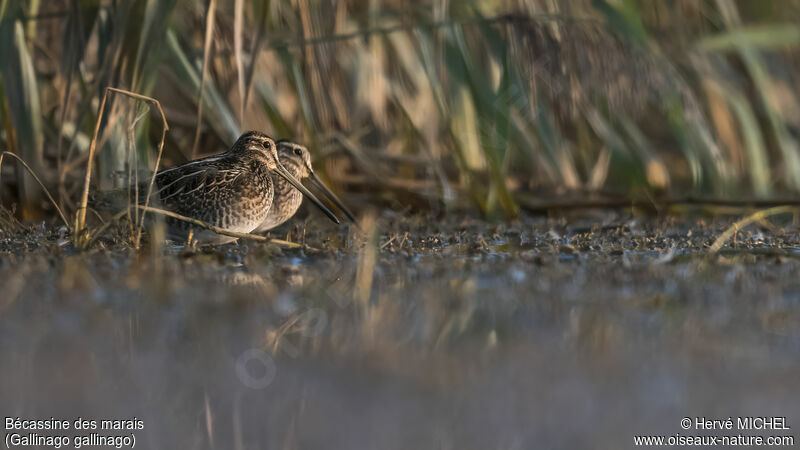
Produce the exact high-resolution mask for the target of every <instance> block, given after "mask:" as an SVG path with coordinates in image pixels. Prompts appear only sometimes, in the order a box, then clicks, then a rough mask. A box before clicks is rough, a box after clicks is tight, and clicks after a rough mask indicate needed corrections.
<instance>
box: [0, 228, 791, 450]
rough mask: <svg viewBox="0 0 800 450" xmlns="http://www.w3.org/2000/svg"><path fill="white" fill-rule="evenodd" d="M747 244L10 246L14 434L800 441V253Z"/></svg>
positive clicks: (2, 319)
mask: <svg viewBox="0 0 800 450" xmlns="http://www.w3.org/2000/svg"><path fill="white" fill-rule="evenodd" d="M731 222H732V221H731V220H711V219H702V218H701V219H674V218H666V219H663V218H662V219H649V218H631V217H628V216H626V215H624V214H621V213H613V212H612V213H606V214H603V215H601V216H595V217H590V218H575V219H567V218H561V219H546V218H535V217H528V218H524V219H523V220H521V221H519V222H517V223H514V224H510V225H505V224H504V225H496V224H488V223H485V222H482V221H479V220H476V219H470V218H464V219H448V220H447V221H446V222H445V223H439V222H437V221H434V220H432V219H429V218H423V217H414V218H400V217H396V216H391V215H388V214H387V215H384V216H382V217H380V218H379V219H378V222H377V223H378V230H379V231H378V232H377V236H378V240H377V242H376V243H375V244H374V245H373V244H371V243H369V242H371V241H370V240H369V239H366V242H367V243H366V244H365V240H364V239H362V238H361V237H360V236H359V234H358V233H357V232H356V230H350V229H348V228H346V227H344V228H339V229H335V228H332V227H331V226H329V225H328V224H324V223H322V221H316V220H312V221H309V222H308V224H307V226H305V225H304V224H303V223H299V224H297V225H295V226H290V227H286V228H284V229H283V231H282V232H281V233H280V234H279V235H278V236H277V237H280V238H282V239H283V238H286V233H287V232H288V233H289V238H290V239H292V240H293V241H295V242H302V243H304V244H305V245H306V246H307V248H305V249H282V248H280V247H278V246H276V245H274V244H256V243H241V244H239V245H228V246H223V247H217V248H213V249H187V248H180V247H171V248H166V249H164V248H158V249H156V250H152V249H150V248H146V249H144V250H142V251H141V252H135V251H133V250H129V249H127V248H126V247H125V245H122V244H119V243H115V242H112V241H102V242H101V244H102V247H104V248H95V249H92V250H90V251H87V252H78V251H75V250H74V249H71V244H69V243H68V241H65V240H61V241H59V236H58V230H56V229H45V230H44V232H43V230H42V229H41V227H38V226H37V227H32V228H31V229H29V230H25V231H21V230H16V231H14V232H11V231H5V232H4V233H3V234H2V235H0V236H1V237H2V239H0V280H2V284H3V288H2V290H3V294H2V296H0V298H2V300H0V355H2V357H1V359H2V361H3V364H2V366H0V367H2V368H0V376H1V377H2V379H3V382H2V383H0V405H2V406H0V409H1V411H0V413H2V414H3V415H4V416H14V417H16V416H20V417H22V418H25V417H28V418H49V417H51V416H52V417H56V418H65V419H70V420H74V419H75V418H77V417H79V416H80V417H84V418H86V417H93V418H97V419H101V418H131V417H136V418H139V419H141V420H142V421H143V430H138V431H135V432H134V433H135V435H136V438H137V439H139V441H138V443H137V445H144V447H143V448H234V449H238V448H287V449H293V448H325V449H331V448H333V449H339V448H341V449H351V448H375V449H395V448H396V449H406V448H442V449H449V448H453V449H456V448H458V449H471V448H475V449H483V448H508V449H517V448H609V449H616V448H627V447H632V446H633V436H634V435H639V434H665V435H674V434H676V433H681V434H683V435H689V434H692V432H691V431H685V430H683V429H681V428H680V426H679V421H680V419H681V418H683V417H692V418H694V417H696V416H705V417H709V418H728V417H733V420H734V421H735V420H736V417H737V416H785V417H786V418H787V421H788V425H791V426H792V427H793V430H789V431H788V432H784V431H781V432H778V431H772V432H771V433H770V432H763V433H761V434H763V435H764V436H767V435H770V434H772V435H791V434H792V433H793V432H794V433H795V438H797V437H798V436H797V435H796V430H797V429H800V402H798V401H797V395H796V393H797V392H800V281H798V273H799V272H800V260H798V258H797V256H798V249H800V234H798V232H797V231H798V229H797V227H795V226H793V225H791V224H787V225H785V226H783V227H778V228H773V229H761V228H758V227H751V228H748V229H746V230H745V231H743V232H741V233H739V235H738V236H737V239H736V244H735V245H731V243H729V246H728V247H726V248H725V249H723V251H722V252H720V254H719V255H710V254H709V253H708V246H710V244H711V243H712V242H713V241H714V239H715V238H716V237H717V236H718V235H719V234H720V233H721V232H722V231H723V230H724V229H725V228H726V227H727V226H728V225H729V224H730V223H731ZM368 231H369V230H368ZM373 256H374V258H373ZM372 261H374V264H373V263H372ZM695 434H697V433H695Z"/></svg>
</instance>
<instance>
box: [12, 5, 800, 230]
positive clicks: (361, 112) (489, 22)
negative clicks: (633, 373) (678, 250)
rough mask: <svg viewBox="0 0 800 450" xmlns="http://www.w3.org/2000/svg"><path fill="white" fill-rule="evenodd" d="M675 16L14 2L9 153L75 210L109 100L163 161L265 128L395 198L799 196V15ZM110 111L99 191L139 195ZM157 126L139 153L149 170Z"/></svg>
mask: <svg viewBox="0 0 800 450" xmlns="http://www.w3.org/2000/svg"><path fill="white" fill-rule="evenodd" d="M669 3H670V5H671V7H668V6H667V5H665V4H664V3H662V2H654V1H645V0H624V1H623V0H620V1H611V0H587V1H579V2H553V1H545V0H497V1H477V0H474V1H473V0H468V1H459V2H450V1H447V0H429V1H423V2H402V1H390V0H371V1H369V2H357V1H344V0H340V1H325V2H313V1H310V0H297V1H289V0H272V1H269V0H252V1H248V2H245V1H240V0H218V1H217V0H212V1H211V2H178V1H175V0H151V1H147V2H137V1H125V0H124V1H117V2H106V1H100V0H95V1H87V2H82V1H67V0H53V1H50V2H38V1H28V2H25V1H21V0H0V20H1V21H0V36H1V37H2V39H0V63H1V64H0V120H2V121H3V126H2V127H1V128H2V131H0V143H1V145H2V146H3V148H8V149H9V150H10V151H12V152H14V153H16V154H18V155H19V156H21V157H22V158H23V159H25V160H26V161H27V162H28V163H29V164H30V165H31V166H32V168H34V170H36V171H37V172H39V173H40V174H42V178H43V179H44V180H45V182H46V183H48V184H51V185H53V186H54V187H57V190H55V192H59V195H58V200H59V203H60V204H61V205H62V206H64V207H65V208H67V209H68V210H70V211H75V210H76V209H77V204H76V202H75V201H76V199H77V197H78V194H79V193H80V191H81V186H80V180H82V179H83V178H84V175H85V174H84V173H82V171H83V170H84V169H85V167H86V166H85V161H86V158H87V157H88V142H89V136H91V135H92V132H93V128H94V125H95V122H96V121H97V111H98V104H99V102H100V99H101V98H102V94H103V92H104V89H105V88H106V87H107V86H113V87H118V88H123V89H127V90H131V91H134V92H137V93H139V94H142V95H147V96H151V97H154V98H157V99H158V100H159V101H160V102H161V104H163V105H164V109H165V112H166V115H167V120H168V122H169V124H170V129H171V131H170V133H169V135H168V137H167V143H166V146H165V153H164V157H165V160H166V163H167V164H174V163H178V162H181V161H183V160H186V159H191V158H192V157H195V156H198V155H202V154H207V153H213V152H218V151H221V150H222V149H223V148H225V147H226V146H227V145H229V144H230V143H231V142H232V140H233V139H235V137H236V136H237V135H238V133H240V132H241V131H242V130H244V129H261V130H264V131H266V132H268V133H272V134H273V135H275V136H276V137H289V138H293V139H296V140H299V141H302V142H304V143H306V144H308V145H309V147H310V148H311V149H312V151H313V152H314V153H315V155H316V156H317V157H319V158H320V162H319V163H318V164H320V165H321V167H320V171H321V172H323V173H325V174H326V176H327V177H328V179H329V181H331V182H332V183H333V184H334V185H335V186H336V187H337V188H338V189H340V190H346V191H348V192H352V193H354V194H359V195H360V198H366V199H369V198H370V197H369V196H370V195H371V194H374V193H376V192H377V193H380V194H381V195H380V198H384V199H385V198H394V199H396V202H397V203H396V204H403V203H404V202H405V201H406V200H407V199H409V198H410V197H409V196H412V197H414V198H417V199H422V200H423V202H424V203H427V204H428V205H431V206H433V207H437V206H438V205H444V207H445V208H451V207H459V206H460V205H464V204H465V202H467V204H470V205H472V206H473V207H475V208H477V209H479V210H480V211H481V212H483V213H484V214H487V215H492V214H497V213H500V214H502V215H503V216H506V217H513V216H515V215H516V214H517V213H518V210H519V207H520V203H522V206H526V204H527V203H526V202H528V201H529V199H530V198H531V195H533V196H534V197H539V198H542V197H550V196H553V195H561V194H569V193H573V194H577V195H581V196H584V195H587V194H589V195H594V194H597V195H599V194H601V193H602V194H608V193H614V194H616V195H621V196H631V197H636V196H641V195H646V196H654V195H655V196H664V195H666V196H685V195H693V196H714V197H723V198H741V197H742V196H748V197H749V196H755V197H770V196H776V195H778V196H785V195H793V194H795V193H797V192H798V190H800V153H798V133H800V102H798V99H797V94H796V92H797V91H798V87H800V83H799V82H798V76H797V73H798V68H799V67H798V66H800V58H798V56H799V55H798V45H800V27H798V26H797V25H795V23H798V22H797V20H796V19H798V18H799V17H800V0H765V1H761V2H747V1H741V2H737V1H734V0H716V1H704V2H696V1H690V0H675V1H673V2H669ZM112 103H113V104H111V105H109V109H108V114H107V115H106V116H104V118H103V120H102V123H101V124H100V130H99V134H98V139H97V143H98V145H99V146H100V149H99V150H98V164H97V165H96V169H95V170H97V174H96V175H97V176H96V177H94V179H95V180H98V182H99V183H100V185H101V186H112V185H116V184H120V183H124V182H126V181H127V180H125V177H126V175H125V174H128V173H129V170H130V165H131V161H129V160H128V159H126V148H127V146H128V145H129V139H128V138H129V136H128V134H127V130H128V128H129V127H128V125H129V124H130V123H131V122H130V121H131V120H132V119H131V118H132V117H135V116H136V115H137V114H138V113H139V112H140V111H139V110H138V109H136V108H138V107H137V106H136V103H134V102H128V101H124V100H122V99H115V100H114V101H113V102H112ZM152 119H153V116H152V115H149V116H147V117H146V120H144V121H142V122H141V123H140V125H139V126H137V127H136V129H135V143H134V144H135V145H133V147H135V148H136V149H137V152H139V156H138V157H139V161H140V162H142V163H144V164H145V165H148V164H149V166H150V167H151V168H152V167H153V161H154V155H155V149H156V148H157V146H156V144H157V143H158V141H159V133H158V132H157V130H158V129H160V128H159V127H158V126H156V127H155V128H156V130H151V127H150V126H149V120H152ZM156 119H157V120H160V119H159V118H157V117H156ZM198 120H200V121H201V122H202V123H198ZM322 157H324V158H322ZM323 159H324V165H323V164H322V162H321V161H322V160H323ZM5 172H6V173H4V174H3V175H4V176H3V177H2V180H3V183H4V184H3V185H2V188H3V189H2V191H0V196H1V198H2V200H3V201H4V203H6V204H10V203H17V204H19V205H21V206H22V208H20V209H18V210H19V211H22V212H23V214H24V215H25V216H26V217H35V216H36V215H37V214H38V209H39V208H41V207H43V205H44V207H46V204H43V202H42V194H41V191H40V190H39V189H38V187H37V186H36V185H34V184H32V183H31V180H30V177H29V176H28V175H27V174H26V173H25V172H24V171H22V170H21V169H20V168H19V167H17V168H16V170H12V167H11V166H9V167H8V168H7V169H6V170H5ZM424 203H423V204H424ZM414 205H417V206H419V205H421V203H420V202H418V201H416V202H414Z"/></svg>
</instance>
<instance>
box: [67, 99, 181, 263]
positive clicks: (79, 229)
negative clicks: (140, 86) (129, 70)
mask: <svg viewBox="0 0 800 450" xmlns="http://www.w3.org/2000/svg"><path fill="white" fill-rule="evenodd" d="M109 93H117V94H122V95H126V96H128V97H131V98H134V99H137V100H141V101H144V102H147V103H150V104H154V105H156V108H158V112H159V114H161V123H162V129H161V142H160V143H159V144H158V156H157V157H156V164H155V168H154V169H153V175H152V177H150V184H149V185H148V186H147V197H146V198H145V206H148V205H149V203H150V196H151V194H152V192H153V185H154V184H155V181H156V173H158V166H159V164H161V155H162V153H163V152H164V141H165V140H166V138H167V131H169V124H168V123H167V116H166V115H165V114H164V109H163V108H162V107H161V103H160V102H159V101H158V100H156V99H154V98H152V97H148V96H146V95H141V94H137V93H134V92H130V91H127V90H125V89H118V88H114V87H110V86H109V87H106V90H105V92H104V93H103V101H102V102H100V110H99V112H98V113H97V122H96V123H95V126H94V134H93V135H92V142H91V144H90V145H89V157H88V159H87V160H86V178H85V181H84V184H83V195H82V197H81V204H80V207H79V208H78V214H77V217H76V220H75V232H76V233H79V236H80V233H83V230H84V228H85V226H86V207H87V205H88V203H89V185H90V183H91V180H92V162H93V161H94V155H95V153H96V152H97V135H98V134H99V133H100V123H102V121H103V114H104V113H105V107H106V101H107V100H108V94H109ZM144 216H145V215H144V214H142V223H141V224H140V225H139V229H138V231H137V233H136V240H135V245H136V248H139V242H140V241H141V237H142V225H143V224H144Z"/></svg>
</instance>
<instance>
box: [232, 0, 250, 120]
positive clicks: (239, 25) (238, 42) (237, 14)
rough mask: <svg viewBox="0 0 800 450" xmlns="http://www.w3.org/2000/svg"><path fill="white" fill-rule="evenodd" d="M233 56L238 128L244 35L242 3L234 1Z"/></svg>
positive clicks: (241, 99)
mask: <svg viewBox="0 0 800 450" xmlns="http://www.w3.org/2000/svg"><path fill="white" fill-rule="evenodd" d="M233 10H234V12H233V54H234V58H235V59H236V78H237V80H238V83H237V84H238V87H239V127H242V126H244V110H245V108H246V107H247V105H245V104H244V97H245V94H244V89H245V87H244V61H243V56H242V38H243V36H242V35H243V34H244V29H243V27H244V2H243V1H242V0H236V1H235V2H234V6H233Z"/></svg>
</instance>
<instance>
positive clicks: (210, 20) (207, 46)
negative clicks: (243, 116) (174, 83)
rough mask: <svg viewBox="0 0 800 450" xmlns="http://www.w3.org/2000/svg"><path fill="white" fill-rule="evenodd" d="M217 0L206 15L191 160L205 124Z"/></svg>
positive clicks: (211, 1)
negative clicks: (204, 108)
mask: <svg viewBox="0 0 800 450" xmlns="http://www.w3.org/2000/svg"><path fill="white" fill-rule="evenodd" d="M216 10H217V0H210V2H209V3H208V14H206V17H207V18H206V35H205V42H203V68H202V69H201V72H200V90H199V92H198V93H197V125H196V127H195V130H194V141H193V142H192V154H191V155H190V158H189V159H194V158H195V156H197V146H198V145H199V144H200V130H201V129H202V124H203V92H204V91H205V88H206V76H207V74H208V59H209V55H210V53H211V43H212V42H213V39H212V37H213V34H214V19H215V17H216Z"/></svg>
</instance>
